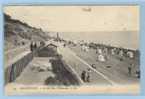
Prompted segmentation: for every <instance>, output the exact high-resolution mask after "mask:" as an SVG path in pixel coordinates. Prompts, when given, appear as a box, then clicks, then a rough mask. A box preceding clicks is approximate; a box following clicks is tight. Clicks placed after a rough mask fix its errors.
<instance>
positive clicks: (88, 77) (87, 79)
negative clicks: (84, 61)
mask: <svg viewBox="0 0 145 99" xmlns="http://www.w3.org/2000/svg"><path fill="white" fill-rule="evenodd" d="M90 73H91V69H90V68H88V70H87V75H86V82H90Z"/></svg>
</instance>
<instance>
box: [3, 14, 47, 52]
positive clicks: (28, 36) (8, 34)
mask: <svg viewBox="0 0 145 99" xmlns="http://www.w3.org/2000/svg"><path fill="white" fill-rule="evenodd" d="M48 38H49V35H48V33H46V32H44V31H43V30H42V29H38V28H35V27H32V26H29V25H28V24H27V23H24V22H21V21H19V20H15V19H12V18H11V17H10V16H9V15H7V14H4V39H5V51H6V50H9V49H11V48H15V47H17V46H21V45H25V44H28V43H29V42H30V41H31V40H33V41H40V40H46V39H48Z"/></svg>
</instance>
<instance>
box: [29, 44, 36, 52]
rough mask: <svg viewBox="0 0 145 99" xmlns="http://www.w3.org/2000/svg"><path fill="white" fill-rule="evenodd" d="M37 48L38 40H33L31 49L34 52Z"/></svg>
mask: <svg viewBox="0 0 145 99" xmlns="http://www.w3.org/2000/svg"><path fill="white" fill-rule="evenodd" d="M36 49H37V43H36V42H31V44H30V50H31V51H32V52H33V51H34V50H36Z"/></svg>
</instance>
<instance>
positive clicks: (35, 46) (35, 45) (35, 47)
mask: <svg viewBox="0 0 145 99" xmlns="http://www.w3.org/2000/svg"><path fill="white" fill-rule="evenodd" d="M34 49H35V50H36V49H37V43H36V42H35V44H34Z"/></svg>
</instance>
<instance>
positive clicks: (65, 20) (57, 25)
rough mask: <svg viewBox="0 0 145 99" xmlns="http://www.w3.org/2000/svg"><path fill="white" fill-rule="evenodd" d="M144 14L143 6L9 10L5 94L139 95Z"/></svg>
mask: <svg viewBox="0 0 145 99" xmlns="http://www.w3.org/2000/svg"><path fill="white" fill-rule="evenodd" d="M139 11H140V9H139V5H5V6H4V7H3V16H4V81H5V84H4V89H5V94H6V95H67V94H73V95H80V94H84V95H91V94H132V95H136V94H139V93H140V75H141V73H140V51H139V50H140V49H139V32H140V28H139V24H140V23H139V17H140V16H139V15H140V13H139Z"/></svg>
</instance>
